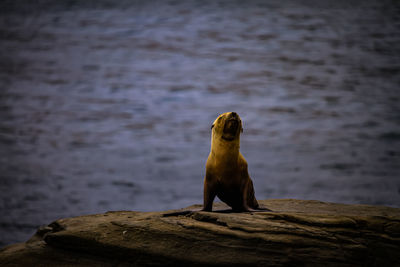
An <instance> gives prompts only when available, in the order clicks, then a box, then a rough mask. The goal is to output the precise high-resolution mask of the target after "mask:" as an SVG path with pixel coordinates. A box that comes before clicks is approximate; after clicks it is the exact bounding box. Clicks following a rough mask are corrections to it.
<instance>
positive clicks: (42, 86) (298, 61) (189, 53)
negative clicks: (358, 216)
mask: <svg viewBox="0 0 400 267" xmlns="http://www.w3.org/2000/svg"><path fill="white" fill-rule="evenodd" d="M82 2H84V4H79V3H78V2H77V1H64V2H62V1H56V3H57V4H54V3H53V4H49V3H47V2H46V1H25V2H24V1H2V2H1V4H0V10H1V11H0V14H1V20H0V38H1V39H0V40H1V43H0V48H1V49H0V175H1V180H0V190H1V191H0V192H1V196H0V245H1V246H3V245H6V244H10V243H12V242H17V241H23V240H26V239H27V238H28V237H29V236H30V235H32V234H33V232H34V231H35V229H36V228H37V227H38V226H39V225H42V224H47V223H50V222H51V221H53V220H55V219H58V218H61V217H68V216H75V215H82V214H88V213H99V212H105V211H108V210H142V211H150V210H165V209H173V208H180V207H184V206H187V205H191V204H194V203H201V202H202V182H203V176H204V172H205V167H204V165H205V161H206V158H207V155H208V152H209V147H210V125H211V123H212V121H213V120H214V119H215V118H216V117H217V115H218V114H220V113H223V112H226V111H236V112H238V113H239V115H240V116H241V117H242V120H243V121H244V133H243V136H242V143H241V151H242V153H243V155H244V156H245V157H246V159H247V161H248V163H249V171H250V175H251V177H252V179H253V181H254V184H255V189H256V196H257V198H259V199H266V198H302V199H318V200H322V201H334V202H342V203H363V204H378V205H388V206H394V207H400V179H399V177H400V164H399V163H400V105H399V100H400V93H399V90H400V86H399V85H400V75H399V74H400V73H399V72H400V71H399V70H400V46H399V43H400V33H399V32H400V4H399V2H398V1H352V2H349V1H329V2H330V3H331V4H329V5H328V4H326V3H325V4H321V3H320V1H290V2H289V1H284V2H282V1H250V2H248V1H238V2H232V1H229V2H228V1H209V2H205V1H170V2H167V1H162V2H161V1H160V2H156V1H138V2H130V1H118V5H116V4H115V3H114V2H116V1H104V0H103V1H82ZM141 2H145V3H141ZM326 2H328V1H326ZM29 3H30V4H29ZM32 3H35V4H32Z"/></svg>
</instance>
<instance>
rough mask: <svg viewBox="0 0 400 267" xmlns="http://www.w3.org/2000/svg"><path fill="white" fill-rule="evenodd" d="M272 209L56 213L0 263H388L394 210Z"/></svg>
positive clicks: (296, 204) (273, 204) (398, 216)
mask: <svg viewBox="0 0 400 267" xmlns="http://www.w3.org/2000/svg"><path fill="white" fill-rule="evenodd" d="M260 203H261V204H262V205H263V206H265V207H267V208H269V209H271V210H272V211H271V212H264V211H262V212H252V213H232V212H230V211H229V210H227V207H226V206H224V205H223V204H221V203H215V204H214V210H215V211H214V212H203V211H194V212H191V210H192V211H193V210H199V209H200V208H201V206H200V205H194V206H191V207H188V208H185V209H181V210H172V211H165V212H134V211H117V212H107V213H104V214H97V215H87V216H80V217H75V218H67V219H61V220H57V221H55V222H53V223H51V224H50V225H48V226H46V227H42V228H40V229H39V230H38V231H37V233H36V234H35V235H34V236H33V237H32V238H31V239H30V240H28V241H27V242H25V243H20V244H15V245H11V246H8V247H5V248H3V249H2V250H1V251H0V265H1V266H38V265H40V266H43V265H44V266H47V265H49V266H50V265H51V266H54V265H57V266H68V265H74V266H76V265H82V266H83V265H84V266H115V265H118V266H125V265H126V266H149V265H151V266H168V265H170V266H207V265H208V266H315V265H317V266H321V265H324V266H394V265H397V266H399V265H400V253H399V251H400V209H396V208H389V207H384V206H366V205H346V204H335V203H325V202H320V201H306V200H294V199H276V200H264V201H260Z"/></svg>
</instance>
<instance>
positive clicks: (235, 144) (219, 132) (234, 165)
mask: <svg viewBox="0 0 400 267" xmlns="http://www.w3.org/2000/svg"><path fill="white" fill-rule="evenodd" d="M211 129H212V134H211V151H210V154H209V156H208V159H207V163H206V175H205V178H204V204H203V210H204V211H212V204H213V201H214V198H215V196H218V198H219V199H220V200H222V201H223V202H225V203H226V204H228V205H229V206H230V207H232V210H234V211H250V210H251V209H263V208H260V207H259V205H258V202H257V200H256V198H255V196H254V188H253V182H252V180H251V179H250V176H249V173H248V170H247V162H246V160H245V159H244V157H243V155H242V154H241V153H240V151H239V148H240V133H242V132H243V126H242V120H241V119H240V117H239V115H238V114H237V113H235V112H227V113H224V114H221V115H219V116H218V118H217V119H216V120H215V121H214V123H213V124H212V126H211ZM263 210H265V209H263Z"/></svg>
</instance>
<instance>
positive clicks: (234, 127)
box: [211, 112, 243, 142]
mask: <svg viewBox="0 0 400 267" xmlns="http://www.w3.org/2000/svg"><path fill="white" fill-rule="evenodd" d="M211 129H212V134H213V139H215V138H217V139H222V140H225V141H227V142H231V141H234V140H239V137H240V133H241V132H243V126H242V120H241V119H240V117H239V115H238V114H237V113H235V112H226V113H223V114H221V115H219V116H218V118H217V119H216V120H215V121H214V123H213V124H212V126H211Z"/></svg>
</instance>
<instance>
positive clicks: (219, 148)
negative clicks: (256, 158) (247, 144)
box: [211, 138, 240, 163]
mask: <svg viewBox="0 0 400 267" xmlns="http://www.w3.org/2000/svg"><path fill="white" fill-rule="evenodd" d="M239 149H240V140H239V138H237V139H235V140H233V141H226V140H223V139H214V140H213V141H212V142H211V153H212V154H213V156H214V158H215V160H217V161H218V162H226V163H229V162H235V161H237V159H238V157H239Z"/></svg>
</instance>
